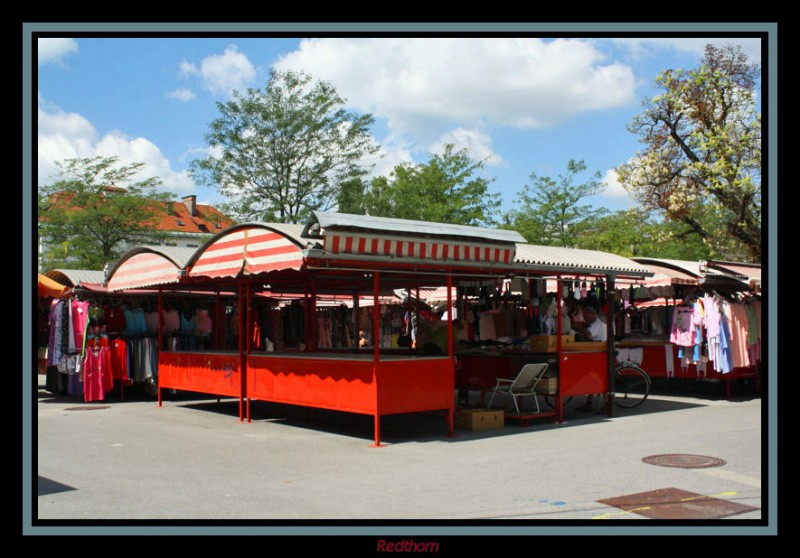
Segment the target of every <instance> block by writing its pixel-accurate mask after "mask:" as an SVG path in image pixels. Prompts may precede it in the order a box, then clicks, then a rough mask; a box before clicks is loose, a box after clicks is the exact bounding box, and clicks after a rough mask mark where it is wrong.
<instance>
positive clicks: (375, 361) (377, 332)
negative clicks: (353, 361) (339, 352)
mask: <svg viewBox="0 0 800 558" xmlns="http://www.w3.org/2000/svg"><path fill="white" fill-rule="evenodd" d="M379 300H380V274H379V273H378V272H377V271H375V272H374V273H373V274H372V303H373V306H372V345H373V349H372V385H373V386H374V387H375V425H374V430H375V431H374V434H375V443H374V444H373V445H372V447H373V448H379V447H381V410H380V404H379V402H380V398H379V396H378V388H379V386H378V367H379V366H380V360H381V348H380V336H381V323H380V320H381V313H380V305H379V304H378V302H379Z"/></svg>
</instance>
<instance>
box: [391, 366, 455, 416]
mask: <svg viewBox="0 0 800 558" xmlns="http://www.w3.org/2000/svg"><path fill="white" fill-rule="evenodd" d="M454 390H455V374H454V371H453V361H452V360H451V359H449V358H437V359H424V358H419V359H413V360H405V361H402V360H401V361H385V362H381V363H379V364H378V409H379V411H380V414H382V415H390V414H395V413H410V412H416V411H432V410H438V409H450V408H452V407H453V406H454V404H455V395H454Z"/></svg>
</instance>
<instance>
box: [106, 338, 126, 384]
mask: <svg viewBox="0 0 800 558" xmlns="http://www.w3.org/2000/svg"><path fill="white" fill-rule="evenodd" d="M109 352H110V354H111V377H112V378H113V379H114V380H127V379H128V378H129V377H130V376H129V373H128V345H127V343H125V340H124V339H114V340H112V341H111V342H110V343H109Z"/></svg>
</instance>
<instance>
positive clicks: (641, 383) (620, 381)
mask: <svg viewBox="0 0 800 558" xmlns="http://www.w3.org/2000/svg"><path fill="white" fill-rule="evenodd" d="M649 394H650V376H648V375H647V372H645V371H644V370H642V369H641V368H639V367H638V366H636V365H633V364H628V365H623V366H621V367H619V368H617V369H616V370H615V371H614V403H616V404H617V405H618V406H620V407H624V408H626V409H632V408H633V407H638V406H639V405H641V404H642V403H644V400H645V399H647V396H648V395H649Z"/></svg>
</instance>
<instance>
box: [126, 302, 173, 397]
mask: <svg viewBox="0 0 800 558" xmlns="http://www.w3.org/2000/svg"><path fill="white" fill-rule="evenodd" d="M161 298H162V288H161V287H159V288H158V333H156V335H158V339H157V340H156V347H157V348H158V354H160V353H161V321H162V320H163V319H164V307H163V303H162V300H161ZM156 381H157V384H156V391H157V392H158V406H159V407H161V376H159V375H156ZM120 387H121V384H120ZM120 392H121V390H120Z"/></svg>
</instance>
